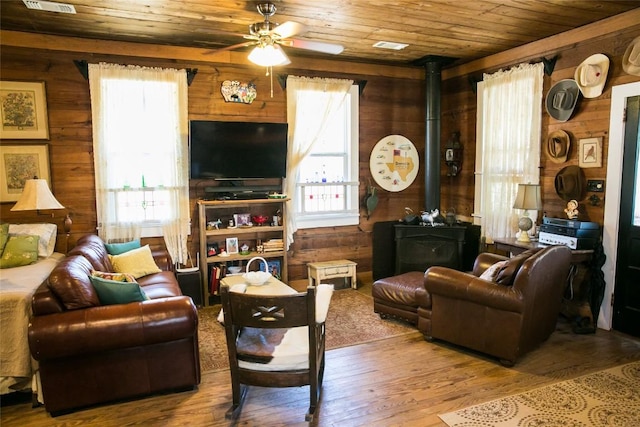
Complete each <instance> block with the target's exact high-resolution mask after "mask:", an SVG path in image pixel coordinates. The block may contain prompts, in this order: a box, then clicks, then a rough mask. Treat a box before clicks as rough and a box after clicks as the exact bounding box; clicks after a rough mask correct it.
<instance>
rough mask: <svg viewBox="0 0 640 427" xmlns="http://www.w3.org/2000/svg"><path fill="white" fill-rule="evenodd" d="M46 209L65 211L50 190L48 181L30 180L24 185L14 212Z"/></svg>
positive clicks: (13, 209) (13, 208)
mask: <svg viewBox="0 0 640 427" xmlns="http://www.w3.org/2000/svg"><path fill="white" fill-rule="evenodd" d="M46 209H64V206H62V205H61V204H60V202H58V201H57V200H56V198H55V197H54V196H53V194H52V193H51V190H49V185H48V184H47V180H46V179H28V180H26V181H25V183H24V189H23V190H22V195H21V196H20V198H19V199H18V202H17V203H16V204H15V206H14V207H12V208H11V210H12V211H35V210H46Z"/></svg>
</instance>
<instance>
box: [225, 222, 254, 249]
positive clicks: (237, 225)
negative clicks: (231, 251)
mask: <svg viewBox="0 0 640 427" xmlns="http://www.w3.org/2000/svg"><path fill="white" fill-rule="evenodd" d="M233 221H234V222H235V223H236V227H247V226H249V225H251V214H248V213H239V214H233ZM227 252H228V251H227Z"/></svg>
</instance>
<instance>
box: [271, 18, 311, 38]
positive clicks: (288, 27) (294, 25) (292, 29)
mask: <svg viewBox="0 0 640 427" xmlns="http://www.w3.org/2000/svg"><path fill="white" fill-rule="evenodd" d="M306 28H307V27H305V26H304V25H302V24H300V23H298V22H293V21H287V22H285V23H284V24H280V25H278V26H277V27H276V28H275V29H274V30H273V31H272V32H273V33H274V34H277V35H278V36H280V38H282V39H286V38H288V37H291V36H295V35H296V34H301V33H303V32H304V31H305V30H306Z"/></svg>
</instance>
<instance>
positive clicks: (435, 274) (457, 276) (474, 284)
mask: <svg viewBox="0 0 640 427" xmlns="http://www.w3.org/2000/svg"><path fill="white" fill-rule="evenodd" d="M424 287H425V288H426V289H427V291H428V292H429V293H430V294H431V297H432V302H433V301H435V298H434V296H436V295H441V296H444V297H447V298H449V299H456V300H465V301H470V302H473V303H476V304H478V305H483V306H487V307H491V308H495V309H498V310H505V311H513V312H516V313H520V312H522V311H523V310H524V301H523V298H522V294H521V293H520V291H518V290H516V289H514V288H513V287H511V286H502V285H498V284H496V283H492V282H488V281H486V280H482V279H480V278H478V277H476V276H474V275H472V274H469V273H464V272H462V271H457V270H453V269H450V268H447V267H430V268H429V269H428V270H427V272H426V273H425V279H424Z"/></svg>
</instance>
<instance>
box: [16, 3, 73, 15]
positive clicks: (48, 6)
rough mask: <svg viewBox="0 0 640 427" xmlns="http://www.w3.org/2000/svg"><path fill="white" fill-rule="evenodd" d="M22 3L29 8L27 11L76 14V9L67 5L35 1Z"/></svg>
mask: <svg viewBox="0 0 640 427" xmlns="http://www.w3.org/2000/svg"><path fill="white" fill-rule="evenodd" d="M22 2H23V3H24V5H25V6H27V9H35V10H44V11H46V12H60V13H73V14H75V13H76V8H75V7H73V5H70V4H66V3H55V2H52V1H34V0H22Z"/></svg>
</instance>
